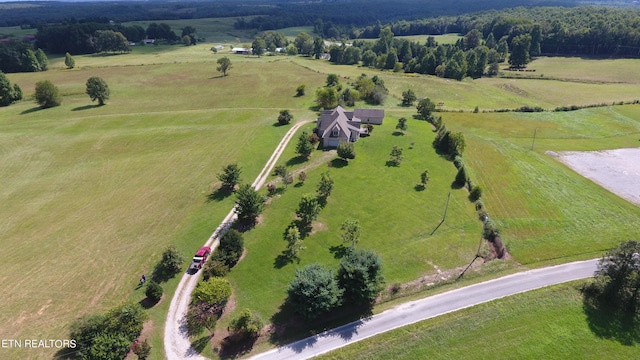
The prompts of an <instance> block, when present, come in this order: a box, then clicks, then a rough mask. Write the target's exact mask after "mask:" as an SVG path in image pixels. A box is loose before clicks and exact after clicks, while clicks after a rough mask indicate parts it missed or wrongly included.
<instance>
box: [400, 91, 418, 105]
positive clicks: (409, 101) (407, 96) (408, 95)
mask: <svg viewBox="0 0 640 360" xmlns="http://www.w3.org/2000/svg"><path fill="white" fill-rule="evenodd" d="M416 99H417V97H416V93H414V92H413V90H411V89H408V90H407V91H403V92H402V106H411V105H413V102H414V101H416Z"/></svg>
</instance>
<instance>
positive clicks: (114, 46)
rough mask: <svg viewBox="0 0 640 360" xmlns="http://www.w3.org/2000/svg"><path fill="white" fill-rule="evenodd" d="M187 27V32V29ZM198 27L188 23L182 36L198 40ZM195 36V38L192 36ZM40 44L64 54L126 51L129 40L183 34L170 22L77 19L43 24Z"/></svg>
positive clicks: (166, 38) (175, 38)
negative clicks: (117, 21)
mask: <svg viewBox="0 0 640 360" xmlns="http://www.w3.org/2000/svg"><path fill="white" fill-rule="evenodd" d="M185 31H186V33H185ZM194 34H195V29H194V28H193V27H190V26H187V27H185V29H183V34H182V36H185V35H188V36H190V40H192V41H193V43H194V44H195V41H196V37H195V35H194ZM191 37H193V39H191ZM36 38H37V42H36V45H37V47H38V48H42V49H46V50H47V52H50V53H56V54H64V53H66V52H69V53H71V54H75V55H77V54H91V53H95V52H109V51H113V52H126V51H128V50H129V41H133V42H139V41H142V40H143V39H145V38H149V39H155V40H156V41H161V40H164V41H167V42H169V43H174V42H176V41H178V40H180V39H181V38H180V37H179V36H178V35H177V34H176V33H175V32H174V31H173V30H172V29H171V26H169V25H167V24H166V23H155V22H154V23H151V24H149V26H148V27H147V29H144V28H143V27H142V26H140V25H131V26H124V25H120V24H110V23H101V22H75V23H62V24H42V25H40V26H38V31H37V33H36Z"/></svg>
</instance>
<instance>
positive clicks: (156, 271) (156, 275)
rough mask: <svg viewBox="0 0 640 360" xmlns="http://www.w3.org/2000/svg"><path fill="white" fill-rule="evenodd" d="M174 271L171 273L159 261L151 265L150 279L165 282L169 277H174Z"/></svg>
mask: <svg viewBox="0 0 640 360" xmlns="http://www.w3.org/2000/svg"><path fill="white" fill-rule="evenodd" d="M175 276H176V274H175V273H171V272H170V271H167V270H166V269H165V268H164V267H163V266H162V265H160V263H158V264H156V266H154V267H153V271H152V272H151V280H153V281H155V282H157V283H158V284H159V283H163V282H167V281H168V280H169V279H171V278H173V277H175Z"/></svg>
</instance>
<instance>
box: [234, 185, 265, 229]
mask: <svg viewBox="0 0 640 360" xmlns="http://www.w3.org/2000/svg"><path fill="white" fill-rule="evenodd" d="M264 202H265V198H264V197H263V196H262V195H260V194H258V192H257V191H256V190H255V189H254V188H253V187H251V185H249V184H245V185H241V186H240V188H239V189H238V191H237V192H236V213H237V214H238V220H239V221H240V222H242V223H246V224H250V225H252V224H255V222H256V219H257V218H258V216H260V214H261V213H262V210H264Z"/></svg>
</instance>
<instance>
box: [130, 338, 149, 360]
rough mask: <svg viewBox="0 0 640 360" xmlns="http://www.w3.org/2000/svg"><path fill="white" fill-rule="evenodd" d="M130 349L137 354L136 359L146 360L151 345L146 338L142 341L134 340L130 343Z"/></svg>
mask: <svg viewBox="0 0 640 360" xmlns="http://www.w3.org/2000/svg"><path fill="white" fill-rule="evenodd" d="M131 351H133V353H134V354H136V356H138V360H146V359H147V358H148V357H149V354H150V353H151V345H149V342H148V341H147V339H144V341H142V342H134V343H133V345H131Z"/></svg>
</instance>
